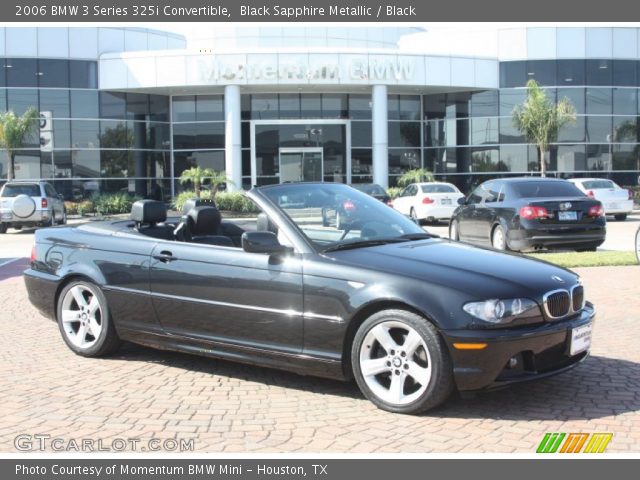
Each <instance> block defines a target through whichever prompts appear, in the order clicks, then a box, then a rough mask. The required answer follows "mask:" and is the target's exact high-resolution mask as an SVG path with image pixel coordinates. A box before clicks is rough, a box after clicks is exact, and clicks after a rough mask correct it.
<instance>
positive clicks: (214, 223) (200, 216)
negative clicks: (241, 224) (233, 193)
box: [176, 206, 235, 247]
mask: <svg viewBox="0 0 640 480" xmlns="http://www.w3.org/2000/svg"><path fill="white" fill-rule="evenodd" d="M221 221H222V216H221V215H220V212H219V211H218V209H217V208H215V207H209V206H200V207H194V208H192V209H191V210H189V213H187V215H186V222H185V225H184V227H183V228H184V232H183V234H184V241H186V242H191V243H202V244H206V245H218V246H221V247H235V245H234V244H233V241H232V240H231V239H230V238H229V237H225V236H223V235H218V231H219V229H220V222H221ZM182 226H183V224H182V223H181V225H180V226H179V227H178V228H177V229H176V230H177V231H178V230H179V229H180V227H182Z"/></svg>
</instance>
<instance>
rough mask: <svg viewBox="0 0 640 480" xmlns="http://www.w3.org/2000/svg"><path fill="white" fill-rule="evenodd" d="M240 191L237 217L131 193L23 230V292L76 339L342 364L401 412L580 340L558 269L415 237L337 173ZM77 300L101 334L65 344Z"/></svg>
mask: <svg viewBox="0 0 640 480" xmlns="http://www.w3.org/2000/svg"><path fill="white" fill-rule="evenodd" d="M248 197H249V198H251V199H252V200H254V201H255V203H256V204H257V205H258V206H259V207H260V208H261V210H262V213H261V214H259V215H258V218H257V220H256V225H255V229H254V230H252V228H253V227H250V226H249V225H234V224H232V223H230V222H224V221H223V222H222V223H220V220H219V214H218V217H216V211H215V208H213V207H210V206H199V207H195V208H194V209H192V210H191V211H190V212H189V214H188V215H187V216H186V217H184V218H183V219H182V220H180V219H168V220H167V221H166V222H165V215H166V214H165V212H164V210H163V206H162V205H161V204H158V202H153V201H143V202H138V203H137V204H135V205H134V211H133V214H132V217H133V219H134V220H123V221H111V222H102V223H91V224H88V225H83V226H76V227H68V228H54V229H46V230H41V231H38V232H36V245H35V247H34V252H33V255H32V262H31V268H30V269H29V270H27V271H26V272H25V275H24V278H25V281H26V285H27V289H28V293H29V299H30V300H31V302H32V303H33V305H35V306H36V307H37V308H38V309H39V310H40V311H42V312H43V313H44V314H45V315H46V316H48V317H50V318H54V319H56V318H57V319H58V322H59V325H60V329H61V331H62V332H63V338H65V341H66V342H67V344H68V345H69V346H70V347H71V348H72V349H73V350H74V351H76V353H79V354H81V355H86V356H95V355H97V354H102V353H104V352H106V351H110V350H112V348H111V346H114V345H116V343H117V342H116V340H117V339H122V340H128V341H131V342H134V343H139V344H143V345H149V346H152V347H157V348H161V349H171V350H179V351H184V352H189V353H195V354H199V355H210V356H214V357H220V358H226V359H229V360H234V361H242V362H247V363H252V364H256V365H262V366H268V367H276V368H281V369H286V370H291V371H295V372H298V373H302V374H310V375H317V376H323V377H329V378H334V379H342V380H345V379H350V378H353V377H354V376H355V378H356V380H357V381H358V384H359V385H360V387H361V389H362V390H363V392H364V393H365V395H366V396H367V397H368V398H369V399H371V400H372V401H373V402H374V403H376V404H377V405H378V406H380V407H381V408H385V409H387V410H391V411H396V412H404V413H412V412H418V411H421V410H425V409H427V408H431V407H433V406H435V405H437V404H438V403H441V402H442V401H444V399H445V398H446V397H447V396H448V394H449V393H450V391H451V390H452V389H453V388H454V387H455V388H457V389H458V390H460V391H470V390H481V389H487V388H493V387H500V386H504V385H507V384H509V383H512V382H519V381H526V380H530V379H534V378H540V377H544V376H547V375H551V374H555V373H559V372H562V371H565V370H566V369H568V368H570V367H572V366H575V365H576V364H578V363H579V362H580V361H582V360H584V359H585V358H586V356H587V355H588V348H589V342H588V340H589V338H587V337H589V336H590V329H591V325H592V322H593V321H594V317H595V313H594V308H593V306H592V305H591V304H590V303H588V302H585V301H584V292H583V288H582V286H581V284H580V280H579V277H578V276H577V275H576V274H575V273H573V272H571V271H569V270H565V269H562V268H558V267H556V266H553V265H551V264H548V263H546V262H542V261H537V260H530V259H525V258H522V257H520V256H517V255H515V254H504V253H499V252H495V251H493V250H488V249H481V248H476V247H471V246H469V245H466V244H462V243H458V242H453V241H450V240H448V239H441V238H438V237H435V236H431V235H429V234H426V233H425V232H424V231H423V230H422V229H421V228H420V227H418V226H417V225H415V224H414V223H413V222H411V221H410V220H409V219H407V218H405V217H404V216H403V215H401V214H399V213H397V212H395V211H394V210H393V209H390V208H387V207H385V206H384V205H381V204H380V203H379V202H377V201H375V200H373V199H371V198H370V197H368V196H366V195H364V194H362V193H360V192H357V191H356V190H354V189H351V188H349V187H347V186H345V185H340V184H328V183H327V184H282V185H274V186H268V187H261V188H256V189H253V190H251V191H250V192H248ZM346 201H348V202H350V204H351V205H352V207H353V212H354V213H353V216H352V217H350V219H349V221H346V220H345V221H343V224H342V226H341V227H340V228H341V230H336V229H335V228H334V227H331V226H327V225H325V224H324V222H323V216H324V210H326V209H327V208H329V207H330V206H331V202H334V203H335V202H338V203H340V204H342V203H344V202H346ZM334 208H336V209H339V208H340V205H334ZM216 218H217V220H216ZM208 219H213V221H212V222H209V221H208ZM214 226H215V228H213V227H214ZM174 227H175V230H179V228H182V227H184V228H187V229H188V230H189V231H190V232H191V233H190V235H188V236H187V237H186V238H187V240H188V241H177V240H175V237H173V232H174ZM181 238H185V237H181ZM74 288H75V289H76V290H77V291H76V292H75V293H74V290H73V289H74ZM82 289H84V290H82ZM68 292H71V293H68ZM78 292H81V293H82V292H85V293H82V295H84V296H83V297H80V298H78V295H79V294H78ZM74 296H75V297H76V298H77V301H76V302H75V303H74ZM501 299H502V300H501ZM94 301H95V303H96V304H98V305H102V306H101V307H100V310H99V313H100V319H99V321H100V323H101V325H96V327H95V331H100V332H101V333H99V334H98V335H96V337H95V338H94V339H93V340H92V338H91V337H92V334H89V335H88V336H84V337H83V339H82V340H83V341H84V340H87V339H88V342H91V341H93V342H94V344H93V346H91V347H90V348H89V347H88V348H87V349H84V350H83V349H82V348H74V344H73V341H68V340H69V339H68V338H66V337H65V334H64V333H65V329H66V331H67V332H68V333H69V335H70V337H69V338H71V340H73V337H74V335H75V336H76V337H77V336H78V335H80V333H79V332H80V329H81V328H92V329H93V328H94V327H89V326H86V327H85V326H84V325H85V320H86V313H87V312H89V310H91V308H92V307H91V305H94ZM65 302H66V305H67V307H65ZM81 304H82V305H83V306H81ZM85 307H86V308H85ZM65 308H67V309H66V310H65ZM93 308H94V309H95V308H98V307H95V305H94V307H93ZM469 312H471V313H469ZM487 312H488V313H487ZM69 315H70V316H71V319H69V318H68V317H69ZM492 315H493V316H492ZM97 318H98V317H97V314H96V315H95V319H94V321H96V319H97ZM496 319H499V321H496ZM88 322H89V321H88V320H87V323H88ZM581 329H582V330H581ZM112 330H113V331H112ZM92 331H93V330H92ZM105 331H108V332H111V333H104V332H105ZM580 331H583V333H582V334H581V335H582V337H581V339H576V335H575V334H574V333H573V332H580ZM82 332H83V335H85V330H82ZM585 332H586V333H585ZM416 334H417V335H416ZM69 335H68V336H69ZM109 335H110V337H109ZM103 336H105V338H107V337H109V338H110V340H105V341H108V342H111V341H113V342H112V343H110V344H109V345H110V346H109V348H107V347H104V345H103V344H102V343H100V342H101V341H102V340H101V339H102V337H103ZM98 340H100V342H99V341H98ZM96 342H97V343H96ZM412 342H413V343H412ZM580 342H582V343H580ZM410 343H411V345H410ZM580 345H582V346H580ZM76 346H77V345H76ZM98 346H99V347H100V349H97V348H98ZM374 350H375V352H374ZM358 356H360V357H358ZM358 358H359V360H358ZM370 366H373V367H375V368H374V369H373V370H369V367H370ZM373 367H372V368H373ZM378 369H379V370H380V372H378ZM403 369H406V371H405V370H403ZM414 370H415V372H414ZM427 372H428V373H429V374H428V375H427V374H426V373H427ZM400 378H401V379H402V382H403V383H402V384H401V385H400V386H399V387H398V386H397V385H398V382H400V380H398V379H400ZM394 382H396V383H394ZM394 385H395V386H394ZM385 389H387V390H388V392H391V393H390V394H389V395H387V394H386V393H385ZM398 391H399V392H400V393H398ZM420 392H422V393H420ZM396 393H397V395H398V398H400V397H401V398H400V400H398V401H397V402H394V398H396V397H395V395H396ZM418 393H420V395H418Z"/></svg>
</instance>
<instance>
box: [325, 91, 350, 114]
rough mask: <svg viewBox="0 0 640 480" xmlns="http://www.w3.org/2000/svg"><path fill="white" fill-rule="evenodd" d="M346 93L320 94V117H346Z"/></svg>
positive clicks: (347, 112)
mask: <svg viewBox="0 0 640 480" xmlns="http://www.w3.org/2000/svg"><path fill="white" fill-rule="evenodd" d="M348 117H349V110H348V107H347V95H344V94H327V93H324V94H322V118H348Z"/></svg>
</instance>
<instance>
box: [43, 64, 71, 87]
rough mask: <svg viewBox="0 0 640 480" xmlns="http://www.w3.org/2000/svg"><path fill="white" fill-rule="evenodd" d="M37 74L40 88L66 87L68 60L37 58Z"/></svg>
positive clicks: (67, 84) (67, 85) (67, 82)
mask: <svg viewBox="0 0 640 480" xmlns="http://www.w3.org/2000/svg"><path fill="white" fill-rule="evenodd" d="M37 76H38V83H39V86H40V87H41V88H42V87H45V88H46V87H51V88H68V87H69V62H68V61H67V60H45V59H42V60H38V72H37Z"/></svg>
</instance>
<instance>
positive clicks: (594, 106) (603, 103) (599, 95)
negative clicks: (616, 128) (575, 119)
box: [586, 88, 612, 115]
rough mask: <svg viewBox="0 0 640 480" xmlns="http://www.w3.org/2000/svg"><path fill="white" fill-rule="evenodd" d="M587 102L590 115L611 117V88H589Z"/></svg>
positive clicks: (587, 110)
mask: <svg viewBox="0 0 640 480" xmlns="http://www.w3.org/2000/svg"><path fill="white" fill-rule="evenodd" d="M586 100H587V102H586V103H587V108H586V112H587V113H588V114H597V115H611V104H612V96H611V89H610V88H587V94H586Z"/></svg>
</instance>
